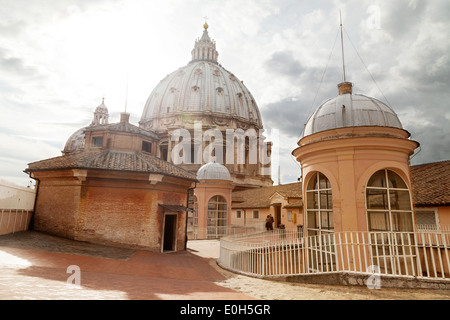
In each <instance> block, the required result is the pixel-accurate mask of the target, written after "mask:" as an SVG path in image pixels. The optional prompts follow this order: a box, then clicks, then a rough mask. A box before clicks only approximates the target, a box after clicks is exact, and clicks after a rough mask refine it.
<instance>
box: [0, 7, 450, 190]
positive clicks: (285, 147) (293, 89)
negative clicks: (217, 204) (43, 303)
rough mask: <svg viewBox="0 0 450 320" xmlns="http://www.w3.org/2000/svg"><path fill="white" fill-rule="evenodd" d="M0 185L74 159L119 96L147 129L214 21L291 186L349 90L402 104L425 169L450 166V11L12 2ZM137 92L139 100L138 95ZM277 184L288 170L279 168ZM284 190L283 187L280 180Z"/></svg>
mask: <svg viewBox="0 0 450 320" xmlns="http://www.w3.org/2000/svg"><path fill="white" fill-rule="evenodd" d="M0 8H1V9H0V110H1V113H0V178H1V179H5V180H9V181H11V182H16V183H19V184H22V185H27V184H28V183H29V181H30V179H29V177H28V176H27V175H26V174H24V173H23V170H24V169H25V168H26V167H27V164H28V163H30V162H34V161H37V160H42V159H47V158H50V157H55V156H59V155H61V150H62V149H63V148H64V144H65V142H66V140H67V139H68V138H69V136H70V135H71V134H72V133H73V132H74V131H76V130H77V129H79V128H81V127H84V126H86V125H88V124H89V123H90V122H91V120H92V117H93V111H94V109H95V108H96V107H97V106H98V105H99V104H100V103H101V101H102V98H103V97H104V98H105V104H106V105H107V107H108V109H109V112H110V122H116V121H119V114H120V112H122V111H124V108H125V102H126V104H127V111H128V112H130V113H131V122H132V123H134V124H136V125H137V123H138V121H139V119H140V117H141V113H142V111H143V107H144V104H145V102H146V100H147V98H148V96H149V95H150V93H151V91H152V90H153V88H154V87H155V86H156V85H157V84H158V83H159V81H160V80H161V79H163V78H164V77H165V76H166V75H167V74H169V73H171V72H173V71H175V70H176V69H178V68H179V67H182V66H184V65H186V64H187V63H188V62H189V61H190V59H191V55H190V52H191V50H192V48H193V46H194V41H195V39H196V38H198V37H200V36H201V34H202V25H203V23H204V17H205V16H207V17H208V24H209V26H210V27H209V34H210V36H211V38H213V39H214V40H215V41H216V43H217V50H218V52H219V62H220V63H221V64H222V65H223V66H224V67H225V68H226V69H228V70H230V71H231V72H233V73H234V74H235V75H236V76H237V77H238V78H239V79H240V80H243V81H244V83H245V85H246V86H247V87H248V88H249V90H250V91H251V92H252V94H253V96H254V97H255V99H256V101H257V103H258V106H259V108H260V111H261V114H262V117H263V122H264V127H265V129H266V131H271V130H273V131H272V132H274V133H275V132H279V139H278V140H279V141H274V142H277V143H278V146H279V150H280V172H281V182H282V183H289V182H294V181H296V179H297V177H299V175H300V168H299V165H298V164H297V163H296V162H295V161H294V160H293V159H292V157H291V152H292V150H293V149H294V148H295V147H296V143H297V141H298V139H299V138H300V136H301V134H302V130H303V126H304V124H305V122H306V120H307V118H308V117H309V115H310V114H311V113H312V112H313V111H314V110H315V108H317V106H319V105H320V104H321V103H322V102H323V101H324V100H327V99H328V98H332V97H334V96H336V95H337V88H336V85H337V84H338V83H339V82H341V81H342V77H343V72H342V63H341V47H340V36H339V11H340V10H341V11H342V16H343V21H344V44H345V45H344V49H345V64H346V72H347V80H349V81H352V82H353V83H354V92H355V93H364V94H366V95H369V96H372V97H375V98H378V99H380V100H381V101H383V102H385V103H387V104H388V105H390V106H391V107H392V108H393V109H394V110H395V111H396V112H397V114H398V116H399V118H400V121H401V122H402V124H403V126H404V128H405V129H407V130H408V131H409V132H410V133H411V135H412V139H414V140H416V141H418V142H420V143H421V150H420V152H419V153H418V154H417V155H415V156H414V158H413V159H412V164H420V163H425V162H434V161H440V160H448V159H450V106H449V101H450V90H449V89H450V56H449V55H450V41H449V39H450V31H449V30H450V19H449V18H450V1H448V0H427V1H425V0H389V1H382V0H366V1H361V0H357V1H356V0H348V1H345V0H342V1H337V0H335V1H333V0H317V1H300V0H276V1H275V0H265V1H264V0H237V1H234V0H227V1H218V0H208V1H205V0H203V1H197V0H189V1H188V0H161V1H159V0H134V1H133V0H129V1H125V0H78V1H77V0H33V1H29V0H28V1H27V0H0ZM127 86H128V98H126V97H127ZM274 171H275V173H276V172H277V171H278V170H276V168H275V170H274ZM273 178H274V180H275V182H277V181H278V178H277V177H276V175H275V176H274V177H273Z"/></svg>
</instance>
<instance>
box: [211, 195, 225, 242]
mask: <svg viewBox="0 0 450 320" xmlns="http://www.w3.org/2000/svg"><path fill="white" fill-rule="evenodd" d="M226 233H227V200H225V198H224V197H222V196H218V195H217V196H214V197H212V198H211V199H209V201H208V214H207V236H208V239H213V238H219V237H221V236H225V235H226Z"/></svg>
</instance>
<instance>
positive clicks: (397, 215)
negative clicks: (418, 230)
mask: <svg viewBox="0 0 450 320" xmlns="http://www.w3.org/2000/svg"><path fill="white" fill-rule="evenodd" d="M392 231H413V222H412V214H411V212H393V213H392Z"/></svg>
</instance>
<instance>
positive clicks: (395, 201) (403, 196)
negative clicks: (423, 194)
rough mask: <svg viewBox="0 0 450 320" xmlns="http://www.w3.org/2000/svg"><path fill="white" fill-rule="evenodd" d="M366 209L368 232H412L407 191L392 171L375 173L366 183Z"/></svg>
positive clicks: (409, 198)
mask: <svg viewBox="0 0 450 320" xmlns="http://www.w3.org/2000/svg"><path fill="white" fill-rule="evenodd" d="M366 208H367V221H368V227H369V231H413V216H412V206H411V197H410V193H409V189H408V187H407V185H406V183H405V182H404V181H403V179H402V178H401V177H400V176H399V175H398V174H396V173H395V172H393V171H390V170H387V169H384V170H380V171H377V172H376V173H375V174H374V175H373V176H372V177H371V178H370V179H369V182H368V183H367V187H366Z"/></svg>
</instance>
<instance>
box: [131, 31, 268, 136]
mask: <svg viewBox="0 0 450 320" xmlns="http://www.w3.org/2000/svg"><path fill="white" fill-rule="evenodd" d="M208 28H209V26H208V24H206V23H205V24H204V26H203V34H202V36H201V38H200V39H197V40H196V41H195V45H194V49H193V50H192V51H191V55H192V59H191V61H190V62H189V63H188V64H187V65H186V66H184V67H181V68H179V69H178V70H176V71H174V72H172V73H170V74H169V75H167V76H166V77H165V78H164V79H163V80H161V81H160V83H159V84H158V85H157V86H156V87H155V88H154V90H153V91H152V93H151V94H150V96H149V98H148V99H147V102H146V104H145V106H144V110H143V113H142V117H141V120H140V121H139V124H140V125H141V126H142V127H144V128H147V129H154V128H155V126H156V127H158V126H159V125H161V124H159V125H158V124H157V125H154V126H153V127H152V125H153V124H150V123H152V121H153V120H155V119H167V117H170V116H172V115H177V114H180V115H190V117H191V118H195V119H197V120H200V118H201V116H202V115H204V114H209V115H216V116H218V117H222V118H234V119H241V120H243V121H245V122H247V123H251V124H253V125H255V126H256V127H258V128H262V121H261V115H260V112H259V109H258V106H257V104H256V101H255V99H254V97H253V95H252V94H251V93H250V91H249V90H248V88H247V87H246V86H245V85H244V83H243V81H240V80H239V79H238V78H237V77H236V76H235V75H234V74H233V73H231V72H230V71H228V70H226V69H225V68H223V67H222V65H221V64H219V63H218V60H217V59H218V56H219V53H218V52H217V50H216V42H215V41H214V40H212V39H211V38H210V36H209V33H208ZM155 121H156V120H155ZM165 121H166V120H165ZM156 129H158V128H156Z"/></svg>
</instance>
